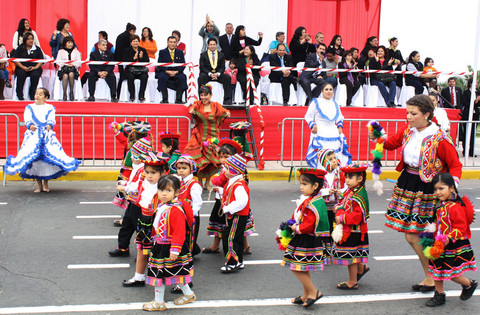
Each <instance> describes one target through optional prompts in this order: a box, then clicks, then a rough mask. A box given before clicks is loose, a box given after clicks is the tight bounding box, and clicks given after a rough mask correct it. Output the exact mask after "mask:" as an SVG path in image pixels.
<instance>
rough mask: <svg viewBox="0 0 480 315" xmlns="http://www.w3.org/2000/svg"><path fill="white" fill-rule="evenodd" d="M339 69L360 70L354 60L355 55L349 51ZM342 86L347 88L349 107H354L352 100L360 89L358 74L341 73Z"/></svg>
mask: <svg viewBox="0 0 480 315" xmlns="http://www.w3.org/2000/svg"><path fill="white" fill-rule="evenodd" d="M338 69H358V68H357V63H356V62H355V60H353V54H352V52H351V51H350V50H347V51H345V52H344V53H343V55H342V61H340V62H339V63H338ZM338 76H339V78H340V80H339V81H340V84H345V85H346V86H347V104H346V105H347V106H352V98H353V96H354V95H355V93H357V91H358V89H359V88H360V82H359V81H358V72H339V73H338Z"/></svg>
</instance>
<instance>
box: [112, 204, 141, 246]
mask: <svg viewBox="0 0 480 315" xmlns="http://www.w3.org/2000/svg"><path fill="white" fill-rule="evenodd" d="M141 214H142V208H140V207H138V206H136V205H135V204H133V203H131V202H129V203H128V207H127V209H126V210H125V214H124V215H123V220H122V227H121V228H120V231H119V232H118V248H119V249H128V246H129V245H130V239H131V238H132V235H133V233H134V232H135V231H137V223H138V218H139V217H140V215H141Z"/></svg>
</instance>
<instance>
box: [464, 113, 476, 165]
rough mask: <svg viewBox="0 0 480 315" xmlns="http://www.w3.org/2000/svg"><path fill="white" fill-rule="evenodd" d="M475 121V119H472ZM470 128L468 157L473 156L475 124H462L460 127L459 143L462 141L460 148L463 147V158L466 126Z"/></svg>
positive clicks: (465, 144) (465, 151)
mask: <svg viewBox="0 0 480 315" xmlns="http://www.w3.org/2000/svg"><path fill="white" fill-rule="evenodd" d="M473 120H475V118H474V119H473ZM468 125H470V126H471V130H470V148H469V149H468V156H471V157H473V156H474V155H475V130H476V129H477V124H474V123H472V124H467V123H463V124H461V125H460V128H461V134H462V136H461V138H460V139H461V141H462V147H463V156H466V155H467V150H466V148H467V126H468Z"/></svg>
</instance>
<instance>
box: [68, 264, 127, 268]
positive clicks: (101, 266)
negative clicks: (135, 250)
mask: <svg viewBox="0 0 480 315" xmlns="http://www.w3.org/2000/svg"><path fill="white" fill-rule="evenodd" d="M111 268H130V264H75V265H68V266H67V269H111Z"/></svg>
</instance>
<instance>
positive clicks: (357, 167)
mask: <svg viewBox="0 0 480 315" xmlns="http://www.w3.org/2000/svg"><path fill="white" fill-rule="evenodd" d="M367 168H368V164H365V163H362V164H350V165H346V166H342V167H340V171H342V172H344V173H360V172H363V171H366V170H367Z"/></svg>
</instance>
